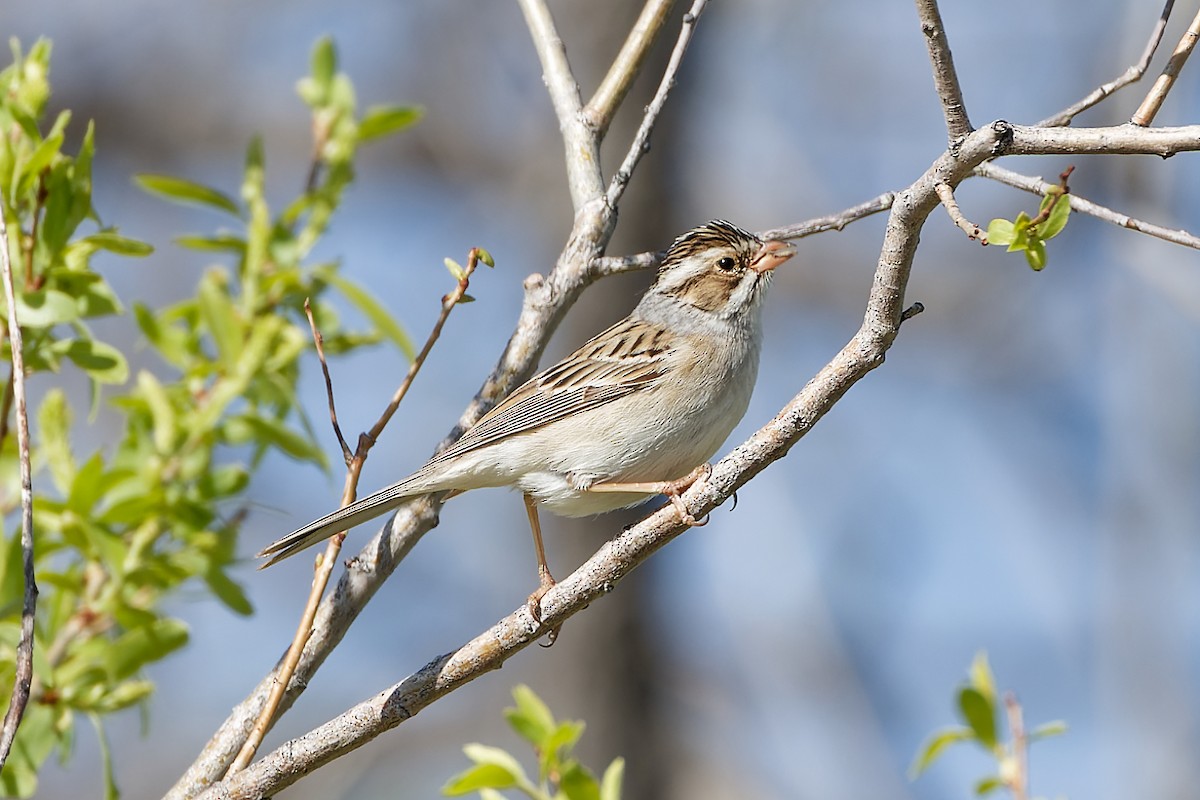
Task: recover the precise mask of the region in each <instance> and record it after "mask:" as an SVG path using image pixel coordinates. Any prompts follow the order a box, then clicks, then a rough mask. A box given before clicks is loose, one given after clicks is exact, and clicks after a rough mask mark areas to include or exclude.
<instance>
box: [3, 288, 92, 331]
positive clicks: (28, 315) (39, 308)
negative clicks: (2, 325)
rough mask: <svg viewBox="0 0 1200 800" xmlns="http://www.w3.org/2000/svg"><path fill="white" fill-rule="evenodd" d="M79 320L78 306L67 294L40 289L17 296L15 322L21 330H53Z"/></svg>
mask: <svg viewBox="0 0 1200 800" xmlns="http://www.w3.org/2000/svg"><path fill="white" fill-rule="evenodd" d="M77 319H79V304H78V303H76V302H75V298H74V297H71V296H70V295H69V294H65V293H63V292H59V291H55V290H54V289H40V290H38V291H36V292H25V293H24V294H20V295H17V320H18V321H20V323H21V327H23V328H53V327H54V326H55V325H60V324H62V323H65V322H74V321H75V320H77Z"/></svg>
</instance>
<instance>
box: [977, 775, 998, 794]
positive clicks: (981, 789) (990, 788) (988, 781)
mask: <svg viewBox="0 0 1200 800" xmlns="http://www.w3.org/2000/svg"><path fill="white" fill-rule="evenodd" d="M1002 786H1004V781H1002V780H1000V778H999V777H998V776H996V775H989V776H987V777H986V778H980V780H979V782H978V783H976V784H975V794H976V795H977V796H978V797H983V796H984V795H988V794H991V793H992V792H994V791H996V790H997V789H999V788H1001V787H1002Z"/></svg>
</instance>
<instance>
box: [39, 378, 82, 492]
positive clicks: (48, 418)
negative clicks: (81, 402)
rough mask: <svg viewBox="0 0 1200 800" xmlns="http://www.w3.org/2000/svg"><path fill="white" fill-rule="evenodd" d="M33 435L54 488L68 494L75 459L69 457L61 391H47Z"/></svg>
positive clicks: (68, 428)
mask: <svg viewBox="0 0 1200 800" xmlns="http://www.w3.org/2000/svg"><path fill="white" fill-rule="evenodd" d="M37 428H38V429H37V435H38V440H39V445H40V446H39V448H38V449H39V450H40V451H41V457H42V458H44V459H45V460H46V465H47V466H48V467H49V468H50V477H51V478H52V479H53V481H54V488H55V489H57V490H58V491H59V493H60V494H66V493H67V492H69V491H70V488H71V484H72V483H73V482H74V480H75V458H74V456H72V455H71V408H70V406H69V405H67V396H66V394H64V393H63V391H62V390H61V389H51V390H50V391H49V392H47V393H46V399H45V400H43V401H42V405H41V406H40V407H39V408H38V416H37Z"/></svg>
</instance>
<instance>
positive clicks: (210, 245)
mask: <svg viewBox="0 0 1200 800" xmlns="http://www.w3.org/2000/svg"><path fill="white" fill-rule="evenodd" d="M175 244H177V245H179V246H180V247H184V248H187V249H188V250H199V251H200V252H218V253H233V254H235V255H241V254H242V253H245V252H246V240H245V239H243V238H242V237H241V236H237V235H235V234H232V233H217V234H213V235H212V236H176V237H175Z"/></svg>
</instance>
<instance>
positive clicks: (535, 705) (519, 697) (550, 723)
mask: <svg viewBox="0 0 1200 800" xmlns="http://www.w3.org/2000/svg"><path fill="white" fill-rule="evenodd" d="M513 700H515V701H516V703H517V706H516V708H506V709H504V716H505V718H506V719H507V720H508V724H509V725H510V726H511V727H512V729H513V730H514V731H516V732H517V734H518V735H519V736H520V737H521V738H522V739H524V740H525V741H527V742H529V743H530V744H531V745H533V746H534V747H538V748H542V746H543V744H544V743H545V742H546V740H547V739H549V738H550V735H551V734H553V733H554V731H555V729H556V727H557V726H556V724H555V722H554V715H553V714H551V713H550V709H549V708H548V707H547V706H546V704H545V703H544V702H542V698H540V697H538V696H537V694H535V693H534V691H533V689H530V688H529V687H528V686H526V685H525V684H523V683H522V684H518V685H517V686H516V687H514V688H513ZM542 749H545V748H542Z"/></svg>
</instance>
